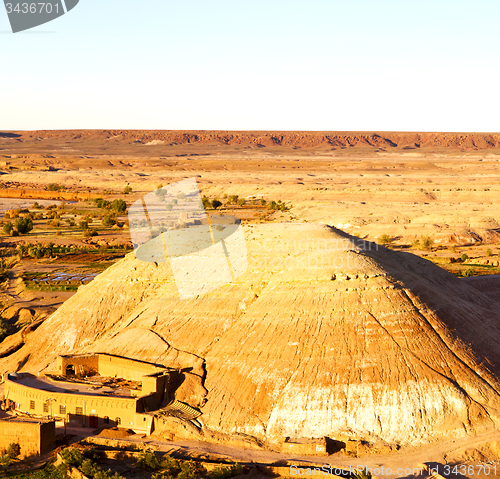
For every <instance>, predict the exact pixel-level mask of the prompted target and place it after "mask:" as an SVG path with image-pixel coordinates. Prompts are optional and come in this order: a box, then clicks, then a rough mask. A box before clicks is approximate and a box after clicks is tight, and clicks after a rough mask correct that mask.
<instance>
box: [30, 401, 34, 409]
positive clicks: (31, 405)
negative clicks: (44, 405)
mask: <svg viewBox="0 0 500 479" xmlns="http://www.w3.org/2000/svg"><path fill="white" fill-rule="evenodd" d="M30 409H35V401H30Z"/></svg>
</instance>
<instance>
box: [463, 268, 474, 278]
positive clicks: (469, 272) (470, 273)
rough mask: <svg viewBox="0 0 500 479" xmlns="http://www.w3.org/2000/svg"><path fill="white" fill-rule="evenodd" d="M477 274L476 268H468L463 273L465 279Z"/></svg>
mask: <svg viewBox="0 0 500 479" xmlns="http://www.w3.org/2000/svg"><path fill="white" fill-rule="evenodd" d="M475 274H476V270H475V269H474V268H467V269H466V270H465V271H464V273H463V275H464V276H465V277H469V276H474V275H475Z"/></svg>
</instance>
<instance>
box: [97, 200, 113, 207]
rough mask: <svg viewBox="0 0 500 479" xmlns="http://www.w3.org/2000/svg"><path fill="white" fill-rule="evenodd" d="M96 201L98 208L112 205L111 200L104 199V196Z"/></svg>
mask: <svg viewBox="0 0 500 479" xmlns="http://www.w3.org/2000/svg"><path fill="white" fill-rule="evenodd" d="M94 203H95V204H96V206H97V207H98V208H109V207H111V202H110V201H107V200H103V199H102V198H96V199H95V200H94Z"/></svg>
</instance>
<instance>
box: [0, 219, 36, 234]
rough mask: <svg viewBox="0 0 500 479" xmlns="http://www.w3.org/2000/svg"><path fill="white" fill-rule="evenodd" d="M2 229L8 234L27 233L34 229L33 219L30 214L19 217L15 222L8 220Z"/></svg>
mask: <svg viewBox="0 0 500 479" xmlns="http://www.w3.org/2000/svg"><path fill="white" fill-rule="evenodd" d="M2 229H3V232H4V234H6V235H10V234H11V235H13V236H19V235H20V234H22V235H25V234H28V233H29V232H30V231H31V230H32V229H33V220H32V219H31V218H30V217H28V216H26V217H24V218H17V219H16V221H15V223H12V221H7V223H5V224H4V225H3V228H2Z"/></svg>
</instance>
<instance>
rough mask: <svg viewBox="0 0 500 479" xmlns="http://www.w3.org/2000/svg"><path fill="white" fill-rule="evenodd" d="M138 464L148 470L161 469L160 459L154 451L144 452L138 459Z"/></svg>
mask: <svg viewBox="0 0 500 479" xmlns="http://www.w3.org/2000/svg"><path fill="white" fill-rule="evenodd" d="M137 465H138V466H139V467H141V468H142V469H146V470H148V471H156V470H158V469H160V460H159V459H158V456H157V455H156V454H155V453H154V452H143V453H142V454H141V455H140V456H139V458H138V459H137Z"/></svg>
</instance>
